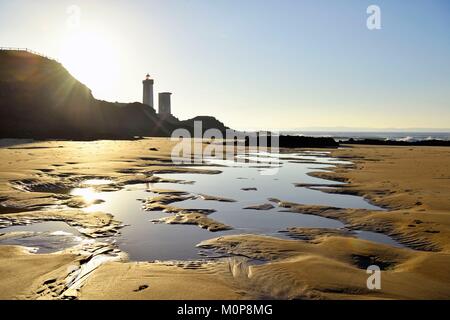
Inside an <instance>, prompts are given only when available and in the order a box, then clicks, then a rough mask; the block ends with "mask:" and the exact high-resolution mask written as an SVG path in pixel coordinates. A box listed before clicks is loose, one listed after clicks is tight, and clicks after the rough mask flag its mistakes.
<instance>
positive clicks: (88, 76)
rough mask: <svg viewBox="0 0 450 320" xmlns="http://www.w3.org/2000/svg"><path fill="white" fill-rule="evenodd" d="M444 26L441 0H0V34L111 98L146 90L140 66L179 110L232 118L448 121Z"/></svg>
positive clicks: (380, 124) (264, 124) (448, 40)
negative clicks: (372, 14)
mask: <svg viewBox="0 0 450 320" xmlns="http://www.w3.org/2000/svg"><path fill="white" fill-rule="evenodd" d="M371 4H375V5H378V6H379V7H380V9H381V30H369V29H368V28H367V26H366V20H367V17H368V16H369V15H368V14H367V13H366V9H367V7H368V6H369V5H371ZM71 5H76V6H78V8H80V10H81V12H80V13H81V15H80V19H79V25H77V20H76V19H75V20H74V14H75V15H76V13H77V12H76V10H74V9H73V7H71ZM449 35H450V2H449V1H447V0H442V1H439V0H410V1H401V0H386V1H383V0H370V1H365V0H346V1H335V0H329V1H321V0H305V1H301V0H292V1H288V0H264V1H262V0H245V1H242V0H214V1H211V0H164V1H163V0H160V1H149V0H145V1H144V0H142V1H138V0H128V1H119V0H105V1H97V0H96V1H92V0H89V1H88V0H86V1H77V0H71V1H65V0H62V1H61V0H54V1H51V0H40V1H31V0H29V1H23V0H14V1H9V0H8V1H6V0H0V46H18V47H28V48H31V49H33V50H36V51H39V52H42V53H45V54H47V55H49V56H52V57H55V58H57V59H59V60H60V61H61V62H62V63H63V64H64V65H65V66H66V67H67V68H68V69H69V71H70V72H71V73H72V74H73V75H74V76H75V77H77V78H78V79H79V80H80V81H82V82H83V83H85V84H86V85H88V86H89V87H90V88H91V89H92V91H93V94H94V96H95V97H97V98H99V99H104V100H109V101H121V102H132V101H141V100H142V83H141V81H142V79H143V78H144V76H145V74H146V73H147V72H149V73H150V75H152V77H153V78H154V79H155V99H156V93H157V92H159V91H171V92H173V96H172V110H173V112H174V113H175V115H176V116H178V117H179V118H181V119H185V118H190V117H193V116H195V115H213V116H216V117H217V118H219V119H220V120H222V121H223V122H225V123H226V124H227V125H229V126H230V127H233V128H236V129H256V128H260V129H263V128H264V129H280V128H283V129H295V128H307V127H329V128H331V127H344V126H345V127H355V128H362V127H364V128H450V36H449Z"/></svg>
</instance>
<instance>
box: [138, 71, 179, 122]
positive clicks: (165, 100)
mask: <svg viewBox="0 0 450 320" xmlns="http://www.w3.org/2000/svg"><path fill="white" fill-rule="evenodd" d="M153 84H154V81H153V79H151V78H150V75H149V74H147V75H146V76H145V79H144V80H143V81H142V85H143V96H142V103H143V104H146V105H148V106H150V107H151V108H153V109H155V107H154V103H153ZM171 95H172V93H171V92H160V93H159V94H158V114H159V115H161V116H164V118H169V119H170V118H173V116H172V110H171V102H170V96H171Z"/></svg>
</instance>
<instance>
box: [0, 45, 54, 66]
mask: <svg viewBox="0 0 450 320" xmlns="http://www.w3.org/2000/svg"><path fill="white" fill-rule="evenodd" d="M0 51H24V52H28V53H31V54H35V55H37V56H40V57H43V58H46V59H49V60H53V61H56V62H59V61H58V60H57V59H55V58H52V57H49V56H47V55H45V54H42V53H40V52H37V51H34V50H31V49H28V48H19V47H0Z"/></svg>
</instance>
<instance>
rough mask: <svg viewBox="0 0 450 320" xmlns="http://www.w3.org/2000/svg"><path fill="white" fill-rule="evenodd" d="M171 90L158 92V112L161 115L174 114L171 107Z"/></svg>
mask: <svg viewBox="0 0 450 320" xmlns="http://www.w3.org/2000/svg"><path fill="white" fill-rule="evenodd" d="M171 95H172V93H170V92H160V93H159V94H158V113H159V114H161V115H167V114H170V115H172V110H171V107H170V96H171Z"/></svg>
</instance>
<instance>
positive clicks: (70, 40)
mask: <svg viewBox="0 0 450 320" xmlns="http://www.w3.org/2000/svg"><path fill="white" fill-rule="evenodd" d="M59 59H60V61H61V63H62V64H63V65H64V67H65V68H67V70H68V71H69V72H70V73H71V74H72V75H73V76H74V77H75V78H76V79H77V80H79V81H81V82H82V83H84V84H85V85H87V86H88V87H89V88H90V89H92V92H93V94H94V96H95V97H96V98H99V99H110V100H113V99H114V97H113V96H112V93H114V92H115V88H116V85H117V81H118V79H119V73H120V71H119V63H118V50H117V48H116V47H115V46H114V43H113V41H112V40H111V39H110V38H109V37H108V35H105V34H103V33H100V32H97V31H89V32H87V31H83V30H76V31H72V32H71V33H70V34H69V35H67V36H66V37H65V40H64V42H63V43H62V45H61V48H60V53H59Z"/></svg>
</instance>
